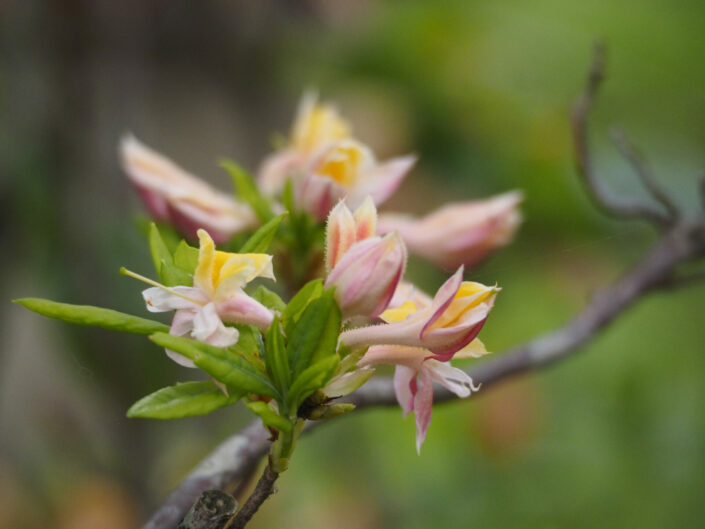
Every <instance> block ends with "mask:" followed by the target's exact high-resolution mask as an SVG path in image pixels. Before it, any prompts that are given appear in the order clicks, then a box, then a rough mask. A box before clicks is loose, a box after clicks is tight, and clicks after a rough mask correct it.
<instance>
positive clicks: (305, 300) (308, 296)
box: [282, 279, 323, 336]
mask: <svg viewBox="0 0 705 529" xmlns="http://www.w3.org/2000/svg"><path fill="white" fill-rule="evenodd" d="M322 293H323V280H322V279H314V280H313V281H309V282H308V283H306V284H305V285H304V286H303V287H302V288H301V290H299V291H298V292H297V293H296V295H295V296H294V297H293V298H291V301H289V304H288V305H287V306H286V308H285V309H284V310H283V311H282V323H283V324H284V329H285V332H286V334H287V336H289V335H290V334H291V330H292V328H293V326H294V324H295V323H296V322H297V321H298V320H299V318H300V317H301V314H302V313H303V311H304V310H305V309H306V307H307V306H308V304H309V303H310V302H311V301H312V300H314V299H316V298H318V297H320V295H321V294H322Z"/></svg>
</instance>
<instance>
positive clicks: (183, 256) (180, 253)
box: [174, 239, 198, 274]
mask: <svg viewBox="0 0 705 529" xmlns="http://www.w3.org/2000/svg"><path fill="white" fill-rule="evenodd" d="M174 264H175V265H176V266H178V267H179V268H181V269H182V270H184V271H185V272H188V273H189V274H193V273H194V272H195V271H196V266H197V265H198V248H194V247H193V246H190V245H189V244H188V243H187V242H186V241H184V240H183V239H182V240H181V242H180V243H179V245H178V246H177V247H176V250H174Z"/></svg>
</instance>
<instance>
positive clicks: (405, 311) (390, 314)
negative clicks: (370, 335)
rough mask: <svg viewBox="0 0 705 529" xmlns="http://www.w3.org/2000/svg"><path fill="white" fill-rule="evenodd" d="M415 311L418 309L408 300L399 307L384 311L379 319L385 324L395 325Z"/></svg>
mask: <svg viewBox="0 0 705 529" xmlns="http://www.w3.org/2000/svg"><path fill="white" fill-rule="evenodd" d="M417 310H418V308H417V307H416V304H415V303H414V302H413V301H411V300H409V301H406V302H404V304H403V305H400V306H399V307H396V308H394V309H387V310H385V311H384V312H383V313H382V314H381V315H380V318H382V319H383V320H384V321H386V322H387V323H397V322H400V321H404V320H405V319H406V318H407V317H408V316H409V315H410V314H413V313H414V312H416V311H417Z"/></svg>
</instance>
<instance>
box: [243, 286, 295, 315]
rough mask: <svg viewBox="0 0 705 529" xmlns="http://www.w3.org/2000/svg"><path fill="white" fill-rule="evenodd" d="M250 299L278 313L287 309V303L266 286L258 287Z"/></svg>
mask: <svg viewBox="0 0 705 529" xmlns="http://www.w3.org/2000/svg"><path fill="white" fill-rule="evenodd" d="M250 297H251V298H252V299H255V300H257V301H259V302H260V303H261V304H262V305H264V306H265V307H267V308H268V309H272V310H276V311H277V312H282V311H283V310H284V309H285V308H286V303H284V301H282V298H280V297H279V295H278V294H276V293H275V292H272V291H271V290H269V289H268V288H267V287H265V286H264V285H260V286H258V287H257V288H256V289H255V291H254V292H253V293H252V294H251V295H250Z"/></svg>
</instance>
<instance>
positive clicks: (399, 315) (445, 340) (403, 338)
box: [340, 266, 499, 361]
mask: <svg viewBox="0 0 705 529" xmlns="http://www.w3.org/2000/svg"><path fill="white" fill-rule="evenodd" d="M462 278H463V267H462V266H461V267H460V268H459V269H458V271H457V272H456V273H455V274H453V276H451V277H450V278H449V279H448V280H447V281H446V282H445V283H444V284H443V285H442V286H441V288H439V289H438V292H437V293H436V295H435V297H434V298H433V300H432V302H431V304H430V305H429V306H427V307H423V308H419V307H417V306H416V304H415V303H414V302H413V301H411V300H410V301H407V302H406V303H404V304H403V305H401V306H399V307H397V308H392V309H388V310H386V311H385V312H384V313H383V314H382V316H381V317H382V319H383V320H384V321H386V322H387V323H386V324H381V325H372V326H369V327H360V328H357V329H351V330H347V331H345V332H343V333H342V334H341V336H340V340H341V342H342V343H344V344H346V345H348V346H350V347H353V348H354V347H362V346H366V345H405V346H410V347H422V348H424V349H428V350H430V351H431V352H432V353H433V358H435V359H437V360H441V361H446V360H449V359H450V358H452V356H453V354H454V353H455V352H457V351H459V350H460V349H462V348H463V347H465V346H466V345H468V344H469V343H470V342H472V340H474V339H475V338H476V337H477V335H478V333H479V332H480V330H481V329H482V326H483V325H484V324H485V320H486V319H487V316H488V315H489V312H490V310H491V309H492V306H493V304H494V299H495V296H496V294H497V292H498V291H499V289H498V288H497V287H488V286H485V285H482V284H480V283H474V282H470V281H463V280H462Z"/></svg>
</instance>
